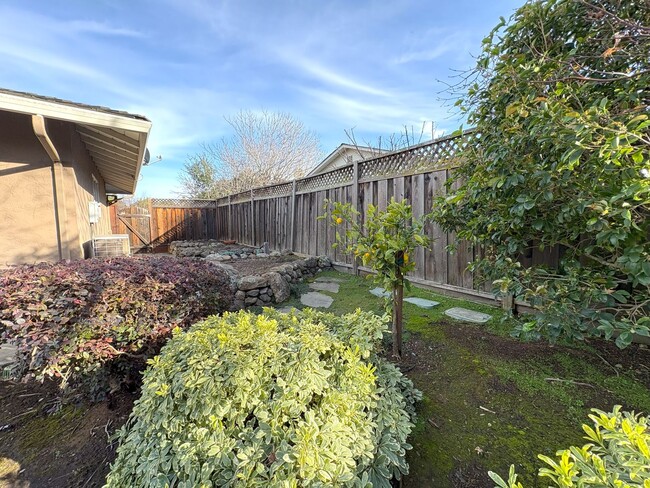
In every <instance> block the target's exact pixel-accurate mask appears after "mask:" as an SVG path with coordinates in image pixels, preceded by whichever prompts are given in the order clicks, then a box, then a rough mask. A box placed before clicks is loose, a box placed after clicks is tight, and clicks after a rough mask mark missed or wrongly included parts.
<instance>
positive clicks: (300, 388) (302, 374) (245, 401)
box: [106, 309, 420, 488]
mask: <svg viewBox="0 0 650 488" xmlns="http://www.w3.org/2000/svg"><path fill="white" fill-rule="evenodd" d="M385 323H386V318H385V317H379V316H376V315H373V314H371V313H368V312H361V311H360V310H358V311H357V312H356V313H354V314H348V315H344V316H340V317H339V316H335V315H333V314H325V313H320V312H315V311H312V310H305V311H303V312H295V313H293V314H282V313H279V312H276V311H273V310H271V309H265V313H264V314H262V315H259V316H256V315H254V314H252V313H250V312H239V313H236V314H231V313H226V314H224V316H223V317H210V318H209V319H207V320H206V321H204V322H201V323H199V324H197V325H195V326H193V327H192V328H191V329H190V330H189V331H187V332H180V331H179V332H178V333H175V334H174V337H173V338H172V339H171V340H170V341H169V342H168V344H167V345H166V346H165V347H164V348H163V349H162V351H161V354H160V355H159V356H157V357H156V358H154V359H152V360H150V362H149V363H150V366H149V368H148V369H147V370H146V371H145V373H144V384H143V387H142V397H141V398H140V399H139V400H138V401H137V402H136V404H135V407H134V410H133V413H132V415H131V418H130V419H129V422H128V423H127V425H126V426H125V427H124V428H123V429H122V430H121V431H120V434H119V437H120V442H121V445H120V447H119V448H118V451H117V452H118V455H117V459H116V461H115V463H114V464H113V466H112V470H111V473H110V475H109V476H108V479H107V485H106V486H107V487H122V486H134V487H164V486H174V487H196V486H247V487H250V486H260V487H262V486H263V487H267V486H271V487H274V486H282V487H290V486H355V487H370V486H373V487H386V488H389V487H390V486H391V484H390V479H392V478H393V477H395V478H397V479H399V478H401V476H402V474H405V473H407V472H408V465H407V464H406V462H405V451H406V450H407V449H410V447H411V446H410V445H409V444H408V443H407V437H408V435H409V434H410V432H411V429H412V427H413V423H412V421H413V416H414V409H413V405H414V403H415V401H416V400H417V399H418V398H419V397H420V393H419V392H418V391H417V390H415V389H414V388H413V384H412V383H411V381H410V380H409V379H408V378H406V377H405V376H403V375H402V374H401V372H400V371H399V370H398V369H397V368H396V367H395V366H393V365H392V364H391V363H389V362H387V361H385V360H382V359H380V358H379V357H378V355H377V352H378V348H379V347H380V344H381V340H382V336H383V334H384V332H385V329H386V325H385Z"/></svg>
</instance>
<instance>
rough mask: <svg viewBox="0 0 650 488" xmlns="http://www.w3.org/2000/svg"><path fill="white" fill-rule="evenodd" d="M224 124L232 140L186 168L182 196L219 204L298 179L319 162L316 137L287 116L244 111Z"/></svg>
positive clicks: (206, 150)
mask: <svg viewBox="0 0 650 488" xmlns="http://www.w3.org/2000/svg"><path fill="white" fill-rule="evenodd" d="M226 121H227V122H228V124H230V126H231V127H232V128H233V131H234V133H233V135H232V136H231V137H229V138H223V139H221V141H219V142H218V143H215V144H205V145H204V146H203V151H202V152H201V153H200V154H196V155H194V156H191V157H189V158H188V161H187V162H186V163H185V166H184V167H183V170H182V174H181V184H182V188H183V190H182V192H181V193H182V194H183V195H184V196H188V197H193V198H219V197H221V196H225V195H229V194H233V193H238V192H241V191H246V190H249V189H251V188H255V187H258V186H263V185H269V184H273V183H279V182H282V181H288V180H291V179H294V178H300V177H301V176H304V175H305V174H306V173H307V171H308V170H309V169H310V168H312V167H313V166H314V165H315V164H316V163H318V161H319V160H320V158H321V157H322V152H321V149H320V142H319V139H318V137H317V136H316V134H315V133H314V132H312V131H310V130H308V129H307V128H306V127H305V125H304V124H303V123H302V122H301V121H299V120H297V119H296V118H295V117H293V116H292V115H291V114H289V113H286V112H267V111H262V112H252V111H248V110H242V111H240V112H239V113H237V114H236V115H235V116H233V117H226Z"/></svg>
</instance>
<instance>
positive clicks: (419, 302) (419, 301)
mask: <svg viewBox="0 0 650 488" xmlns="http://www.w3.org/2000/svg"><path fill="white" fill-rule="evenodd" d="M404 301H405V302H409V303H412V304H413V305H415V306H416V307H420V308H426V309H427V310H428V309H430V308H433V307H436V306H438V305H440V302H434V301H433V300H425V299H424V298H417V297H408V298H405V299H404Z"/></svg>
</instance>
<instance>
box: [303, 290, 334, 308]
mask: <svg viewBox="0 0 650 488" xmlns="http://www.w3.org/2000/svg"><path fill="white" fill-rule="evenodd" d="M333 302H334V299H333V298H332V297H330V296H327V295H325V294H323V293H319V292H317V291H310V292H308V293H303V294H302V295H300V303H302V304H303V305H306V306H307V307H312V308H330V306H331V305H332V303H333Z"/></svg>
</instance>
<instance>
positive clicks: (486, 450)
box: [283, 271, 650, 488]
mask: <svg viewBox="0 0 650 488" xmlns="http://www.w3.org/2000/svg"><path fill="white" fill-rule="evenodd" d="M321 276H329V277H336V278H338V279H340V280H341V282H340V291H339V293H337V294H330V296H332V297H333V298H334V303H333V304H332V306H331V308H330V309H329V311H331V312H334V313H339V314H341V313H346V312H350V311H353V310H355V309H356V308H358V307H361V308H363V309H364V310H372V311H375V312H377V313H383V311H384V300H383V299H380V298H376V297H374V296H373V295H371V294H370V293H369V290H370V289H371V288H372V287H374V286H375V285H374V284H373V283H372V281H371V280H368V279H364V278H359V277H354V276H352V275H349V274H343V273H337V272H334V271H332V272H325V273H323V274H322V275H321ZM300 286H301V288H302V289H299V290H296V291H297V292H300V291H305V289H306V287H307V285H300ZM324 293H327V292H324ZM406 295H407V296H417V297H421V298H427V299H430V300H435V301H437V302H440V305H439V306H437V307H435V308H434V309H431V310H424V309H421V308H418V307H416V306H415V305H412V304H409V303H405V304H404V319H405V321H404V323H405V345H404V350H405V355H404V359H403V365H402V366H403V368H404V370H406V371H407V373H406V374H407V375H408V376H409V377H410V378H411V379H412V380H413V381H414V383H415V385H416V386H417V388H419V389H420V390H422V392H423V393H424V399H423V400H422V402H421V403H420V404H419V407H418V420H417V425H416V428H415V431H414V433H413V436H412V444H413V446H414V448H413V450H412V451H411V452H410V453H409V456H408V459H409V463H410V466H411V474H410V475H409V476H408V478H407V479H406V480H405V483H404V485H405V486H407V487H410V486H412V487H436V488H445V487H454V488H458V487H468V488H469V487H472V488H481V487H490V488H491V487H493V486H494V483H492V482H491V481H490V480H489V478H488V477H487V471H488V470H492V471H496V472H499V473H501V474H507V471H508V468H509V466H510V464H515V466H516V467H517V470H518V472H519V473H520V474H521V478H522V479H521V481H523V482H524V484H525V485H526V486H528V487H539V486H546V484H543V483H541V482H540V481H539V479H538V478H537V476H536V473H537V470H538V469H539V467H540V466H541V461H539V460H538V459H537V454H540V453H543V454H546V455H551V456H552V455H553V454H554V453H555V452H556V451H557V450H558V449H563V448H567V447H568V446H570V445H575V444H578V445H581V444H582V443H583V439H582V433H581V432H582V431H581V424H582V423H584V422H585V421H586V420H587V414H588V413H589V410H590V408H600V409H606V410H608V409H610V408H611V407H612V406H613V405H615V404H622V405H624V406H625V407H626V408H628V409H634V410H636V411H643V412H646V413H647V412H650V389H649V384H648V379H649V375H648V374H647V373H650V369H647V371H646V369H644V364H650V351H648V350H647V349H639V348H638V346H633V347H632V348H631V349H630V350H627V351H626V353H625V354H624V355H623V359H621V357H619V356H618V354H619V352H618V351H617V350H616V349H615V348H612V347H610V346H609V345H603V344H602V343H593V344H581V345H574V346H570V345H555V346H553V345H550V344H548V343H547V342H537V343H525V342H521V341H519V340H517V339H513V338H511V337H509V330H511V328H512V325H513V323H512V319H508V318H504V316H503V312H502V311H501V309H499V308H496V307H490V306H486V305H478V304H475V303H472V302H468V301H465V300H459V299H455V298H450V297H446V296H442V295H438V294H434V293H432V292H429V291H426V290H422V289H418V288H415V287H413V288H412V290H411V291H410V292H408V293H407V294H406ZM297 296H298V293H296V295H295V296H294V297H292V299H291V300H290V301H289V302H288V303H284V304H283V306H286V305H289V306H295V307H296V308H302V305H301V304H300V301H299V299H298V298H297ZM455 306H460V307H465V308H469V309H472V310H476V311H480V312H486V313H489V314H490V315H492V317H493V318H492V319H491V320H490V322H488V323H487V324H484V325H477V324H469V323H464V322H458V321H454V320H453V319H450V318H448V317H447V316H446V315H444V311H445V310H447V309H448V308H450V307H455ZM603 348H604V349H603ZM619 362H622V363H623V364H618V363H619ZM578 383H583V384H578Z"/></svg>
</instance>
